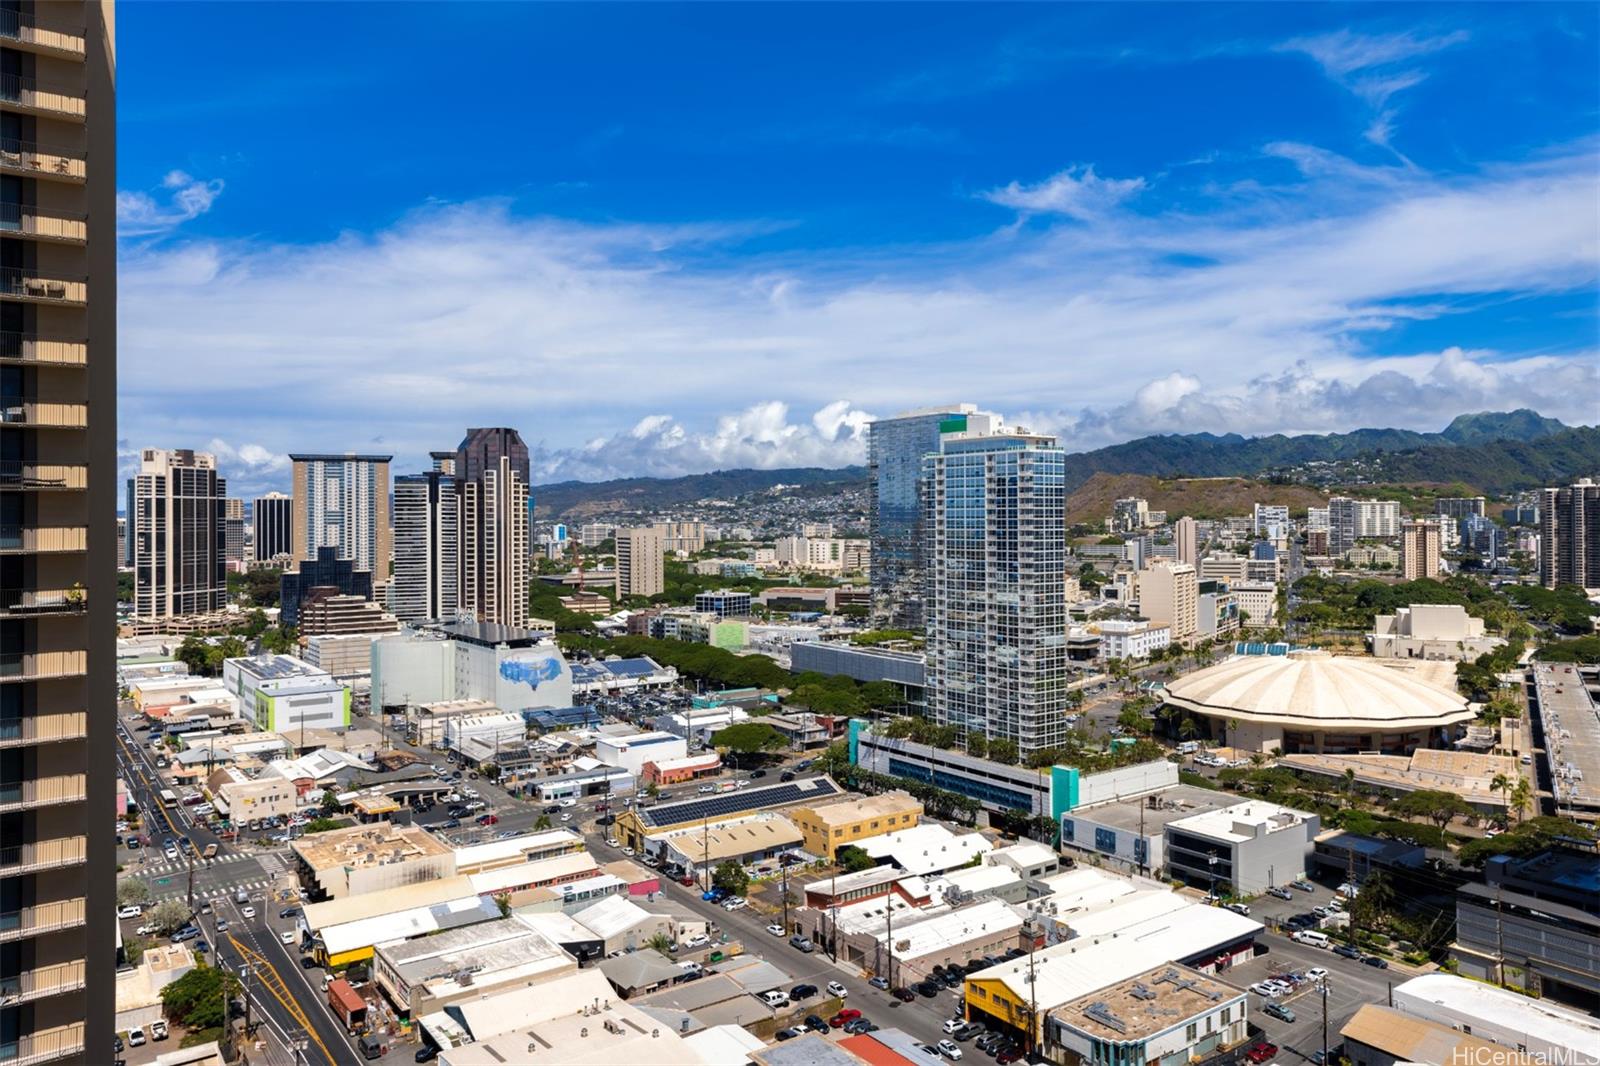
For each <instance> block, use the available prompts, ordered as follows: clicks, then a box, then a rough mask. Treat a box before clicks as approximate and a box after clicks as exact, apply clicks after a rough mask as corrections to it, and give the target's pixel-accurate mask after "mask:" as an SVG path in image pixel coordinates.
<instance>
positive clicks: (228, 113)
mask: <svg viewBox="0 0 1600 1066" xmlns="http://www.w3.org/2000/svg"><path fill="white" fill-rule="evenodd" d="M309 11H310V9H309V8H306V7H304V6H300V5H276V4H218V5H207V4H183V5H167V4H160V3H136V4H125V5H123V6H122V8H121V10H120V11H119V20H118V22H119V25H118V30H119V47H118V59H119V72H118V73H119V80H120V84H119V111H120V114H119V133H120V144H119V150H120V160H119V187H120V189H121V190H122V196H121V203H120V205H119V207H120V212H119V214H120V219H119V221H120V229H121V232H122V244H123V249H122V254H123V266H122V281H123V286H122V300H123V309H122V320H123V338H122V388H123V397H124V403H123V414H122V422H123V435H124V437H125V444H126V447H127V449H128V450H132V449H137V448H139V447H143V446H158V445H159V446H172V447H178V446H194V447H210V448H212V450H215V451H217V452H218V453H219V454H220V455H221V456H222V458H223V460H224V466H225V467H226V468H227V470H228V472H229V473H230V475H232V476H233V478H234V481H235V484H236V485H238V486H239V487H240V488H241V489H242V490H253V489H254V488H256V487H268V486H272V485H274V484H276V483H278V482H280V481H282V480H283V479H284V478H285V477H286V472H285V471H286V464H285V459H284V456H285V454H286V453H287V452H290V451H296V450H345V449H363V450H370V449H372V448H374V447H382V448H385V449H389V450H392V451H393V452H394V453H395V454H396V455H397V457H398V458H399V465H400V467H401V469H408V468H410V467H412V466H420V465H421V463H422V461H423V458H424V457H425V454H426V452H427V451H428V450H429V449H433V448H438V447H441V446H450V445H452V444H453V443H454V442H455V441H456V440H457V439H458V438H459V437H460V436H461V432H462V430H463V429H464V427H465V426H467V425H469V424H471V425H482V424H507V425H513V426H517V427H518V428H519V429H520V430H521V431H522V433H523V436H524V437H525V438H526V439H527V440H528V441H529V443H530V445H532V446H534V447H535V448H536V450H537V453H538V459H537V466H538V468H539V469H538V473H539V474H540V477H541V478H542V479H550V480H555V479H560V478H564V477H584V478H595V477H605V476H616V475H627V474H636V473H659V474H675V473H682V472H689V471H695V470H705V469H712V468H718V467H733V466H746V465H756V466H782V465H799V464H813V463H814V464H820V465H837V464H842V463H846V462H852V461H859V459H860V457H861V454H862V427H863V426H864V425H865V423H866V422H867V421H868V420H869V419H870V417H871V416H873V415H883V414H890V413H893V412H894V411H896V410H898V409H901V408H906V407H912V406H919V405H922V404H925V403H935V402H950V401H952V400H970V401H974V402H977V403H980V404H983V405H985V406H988V407H990V408H993V409H996V410H1000V411H1003V412H1005V413H1007V414H1008V415H1011V416H1013V417H1015V418H1017V419H1019V420H1023V421H1026V422H1028V423H1029V424H1031V425H1033V426H1035V427H1039V428H1045V429H1049V430H1052V431H1055V432H1058V433H1059V434H1060V435H1061V436H1062V438H1063V441H1064V442H1065V443H1066V444H1067V445H1068V446H1069V447H1072V448H1089V447H1096V446H1099V445H1101V444H1105V443H1109V442H1112V441H1116V440H1123V439H1127V438H1129V437H1133V436H1138V435H1141V434H1144V433H1149V432H1178V431H1193V430H1200V429H1207V430H1214V431H1219V432H1220V431H1228V430H1236V431H1238V432H1244V433H1268V432H1279V431H1282V432H1307V431H1327V430H1339V429H1348V428H1354V427H1356V426H1359V425H1406V426H1411V427H1414V428H1422V429H1437V428H1440V427H1442V426H1443V425H1444V424H1445V423H1446V422H1448V421H1449V419H1450V418H1451V417H1452V416H1453V415H1455V414H1456V413H1459V412H1460V411H1463V410H1477V409H1484V408H1508V407H1513V406H1520V405H1526V406H1534V407H1537V408H1539V409H1540V410H1541V411H1544V412H1545V413H1547V414H1552V415H1555V416H1558V417H1562V418H1565V419H1567V420H1569V421H1594V420H1595V418H1594V416H1595V413H1596V407H1597V406H1600V405H1597V404H1596V402H1595V400H1594V397H1595V396H1597V395H1600V372H1597V353H1600V344H1597V342H1596V327H1597V314H1596V312H1597V307H1596V299H1595V291H1596V290H1595V283H1596V280H1597V279H1596V257H1597V255H1600V250H1597V246H1600V218H1597V212H1600V208H1597V204H1600V179H1597V160H1600V156H1597V147H1600V139H1597V137H1596V122H1597V114H1600V62H1597V59H1596V57H1597V55H1600V49H1597V47H1596V44H1597V33H1600V25H1597V16H1596V9H1595V8H1594V7H1593V6H1592V5H1570V6H1567V5H1531V6H1516V7H1513V6H1502V5H1495V6H1490V5H1458V6H1451V5H1428V6H1400V5H1392V6H1339V5H1320V4H1319V5H1305V6H1300V5H1246V6H1230V5H1176V6H1163V5H1111V4H1098V5H1078V6H1045V5H1022V6H999V5H982V6H977V5H973V6H965V5H955V4H938V5H927V6H923V5H912V4H885V5H875V6H856V5H846V4H837V5H822V6H798V5H776V4H759V5H745V6H729V5H715V6H713V5H706V6H684V7H680V6H672V5H665V4H662V5H646V6H639V7H633V6H620V5H594V6H576V5H560V6H557V5H526V6H524V5H512V4H494V5H482V6H479V5H470V4H443V5H441V4H426V5H423V4H410V5H380V4H345V5H338V4H335V5H320V6H318V8H317V9H316V11H317V17H316V18H314V19H313V18H308V17H306V15H307V14H308V13H309ZM218 42H227V47H218ZM179 56H181V57H182V62H177V61H174V57H179Z"/></svg>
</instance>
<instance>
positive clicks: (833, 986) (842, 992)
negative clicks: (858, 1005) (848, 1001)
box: [828, 981, 850, 999]
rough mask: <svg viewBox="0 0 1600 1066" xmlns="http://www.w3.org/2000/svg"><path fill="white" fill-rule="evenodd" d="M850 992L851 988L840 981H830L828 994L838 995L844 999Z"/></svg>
mask: <svg viewBox="0 0 1600 1066" xmlns="http://www.w3.org/2000/svg"><path fill="white" fill-rule="evenodd" d="M849 994H850V990H849V989H848V988H845V986H844V985H841V984H840V983H839V982H838V981H829V982H828V995H830V996H837V997H838V998H839V999H844V998H845V997H846V996H848V995H849Z"/></svg>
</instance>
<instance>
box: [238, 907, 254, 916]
mask: <svg viewBox="0 0 1600 1066" xmlns="http://www.w3.org/2000/svg"><path fill="white" fill-rule="evenodd" d="M239 914H240V915H241V916H243V917H245V918H254V917H255V916H256V909H255V908H254V907H240V908H239Z"/></svg>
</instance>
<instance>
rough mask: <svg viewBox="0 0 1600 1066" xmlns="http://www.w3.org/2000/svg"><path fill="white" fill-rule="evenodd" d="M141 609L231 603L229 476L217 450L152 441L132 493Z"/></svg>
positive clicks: (155, 612)
mask: <svg viewBox="0 0 1600 1066" xmlns="http://www.w3.org/2000/svg"><path fill="white" fill-rule="evenodd" d="M129 499H130V503H131V505H132V508H133V509H132V511H131V512H130V513H129V516H128V517H129V519H130V522H129V530H128V532H129V533H130V534H131V535H132V537H133V613H134V615H135V616H136V617H139V618H179V617H186V616H190V615H209V614H214V613H216V612H218V611H221V610H223V609H225V608H226V607H227V606H228V570H227V552H226V539H227V520H226V509H225V508H226V503H227V479H225V478H223V477H221V476H220V475H219V474H218V473H217V457H216V456H214V455H211V454H209V453H207V452H196V451H191V450H189V449H187V448H179V449H174V450H172V451H167V450H164V449H161V448H145V449H144V450H143V451H141V452H140V453H139V473H138V475H137V476H136V477H135V478H134V479H133V492H132V494H131V496H130V497H129Z"/></svg>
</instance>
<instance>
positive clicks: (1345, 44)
mask: <svg viewBox="0 0 1600 1066" xmlns="http://www.w3.org/2000/svg"><path fill="white" fill-rule="evenodd" d="M1470 36H1471V35H1470V34H1468V33H1467V31H1465V30H1456V31H1454V32H1451V33H1442V34H1436V35H1432V36H1429V35H1425V34H1421V33H1417V32H1415V31H1406V32H1403V33H1389V34H1362V33H1354V32H1352V31H1350V30H1337V31H1335V32H1333V33H1324V34H1319V35H1316V36H1312V37H1296V38H1293V39H1292V40H1288V41H1284V42H1283V43H1282V44H1280V45H1278V47H1277V50H1278V51H1280V52H1301V53H1304V54H1305V55H1307V56H1310V57H1311V59H1312V60H1313V61H1315V62H1316V63H1317V64H1318V65H1319V66H1320V67H1322V70H1323V73H1325V74H1327V76H1328V77H1329V78H1332V79H1333V80H1334V81H1335V82H1338V83H1339V84H1340V85H1342V86H1343V87H1344V88H1346V89H1348V90H1349V91H1350V92H1352V93H1354V94H1355V95H1356V96H1357V97H1359V98H1360V99H1362V100H1363V101H1365V102H1366V104H1367V106H1368V107H1370V108H1371V109H1372V112H1373V116H1372V119H1371V121H1370V122H1369V123H1368V125H1367V128H1366V130H1365V131H1364V136H1365V137H1366V139H1367V140H1369V141H1371V142H1372V143H1373V144H1376V145H1379V146H1380V147H1384V148H1389V147H1391V145H1390V141H1391V139H1392V138H1393V137H1394V133H1395V128H1396V122H1395V120H1396V119H1397V118H1398V116H1399V109H1398V108H1395V107H1391V106H1389V102H1390V100H1391V99H1392V98H1393V97H1394V96H1395V95H1396V94H1398V93H1401V92H1403V91H1405V90H1406V89H1411V88H1414V87H1416V86H1417V85H1420V84H1421V83H1422V82H1423V81H1424V80H1426V78H1427V76H1428V75H1427V73H1426V72H1425V71H1422V70H1419V69H1416V68H1415V67H1409V66H1406V64H1408V63H1411V62H1412V61H1414V60H1419V59H1421V58H1423V57H1424V56H1429V55H1433V54H1434V53H1437V52H1442V51H1444V50H1445V49H1447V48H1454V47H1455V46H1456V45H1459V44H1464V43H1466V42H1467V41H1468V40H1469V39H1470Z"/></svg>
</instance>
